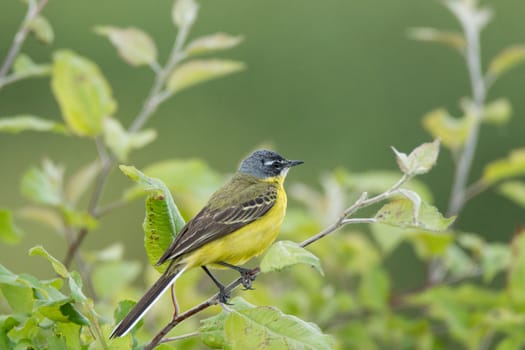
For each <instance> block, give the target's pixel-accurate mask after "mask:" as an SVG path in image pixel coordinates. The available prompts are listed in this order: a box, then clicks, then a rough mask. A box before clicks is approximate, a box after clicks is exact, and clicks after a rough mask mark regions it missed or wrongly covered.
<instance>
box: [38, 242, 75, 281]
mask: <svg viewBox="0 0 525 350" xmlns="http://www.w3.org/2000/svg"><path fill="white" fill-rule="evenodd" d="M29 255H30V256H35V255H40V256H41V257H43V258H45V259H46V260H47V261H49V262H50V263H51V266H53V270H55V272H56V273H57V274H58V275H59V276H60V277H63V278H67V277H69V272H68V271H67V269H66V267H65V266H64V265H63V264H62V263H61V262H60V261H59V260H58V259H57V258H55V257H54V256H53V255H51V254H49V253H48V252H47V250H46V249H45V248H44V247H42V246H40V245H38V246H36V247H33V248H31V249H29Z"/></svg>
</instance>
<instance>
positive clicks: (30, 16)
mask: <svg viewBox="0 0 525 350" xmlns="http://www.w3.org/2000/svg"><path fill="white" fill-rule="evenodd" d="M47 2H48V0H40V2H38V3H37V4H36V6H35V5H34V4H33V3H32V2H29V4H28V7H27V12H26V15H25V18H24V20H23V21H22V24H20V28H19V29H18V31H17V33H16V34H15V37H14V39H13V43H12V44H11V48H10V49H9V51H8V52H7V55H6V57H5V59H4V63H3V64H2V68H0V80H2V83H0V88H1V87H2V86H4V85H6V84H7V83H6V80H3V79H4V77H5V76H6V75H7V73H8V72H9V70H10V69H11V66H12V65H13V62H14V61H15V58H16V56H18V53H19V52H20V50H21V49H22V45H23V44H24V41H25V40H26V38H27V34H28V33H29V24H30V23H31V21H33V20H34V19H35V18H36V17H37V16H38V15H39V14H40V12H42V10H43V9H44V7H45V6H46V5H47ZM12 81H13V79H11V81H10V82H12Z"/></svg>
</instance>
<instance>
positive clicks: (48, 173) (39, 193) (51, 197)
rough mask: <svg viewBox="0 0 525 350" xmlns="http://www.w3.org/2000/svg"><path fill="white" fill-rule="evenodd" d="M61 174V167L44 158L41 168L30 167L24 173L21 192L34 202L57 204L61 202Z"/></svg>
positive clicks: (62, 174) (62, 169) (62, 170)
mask: <svg viewBox="0 0 525 350" xmlns="http://www.w3.org/2000/svg"><path fill="white" fill-rule="evenodd" d="M63 176H64V168H63V167H61V166H59V165H56V164H54V163H53V162H52V161H50V160H48V159H44V161H43V162H42V168H31V169H30V170H29V171H28V172H26V173H25V174H24V176H23V177H22V182H21V185H20V189H21V192H22V194H23V195H24V196H26V197H27V198H29V199H31V200H32V201H34V202H37V203H40V204H46V205H53V206H58V205H60V204H62V203H63V194H62V180H63Z"/></svg>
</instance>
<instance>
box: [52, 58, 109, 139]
mask: <svg viewBox="0 0 525 350" xmlns="http://www.w3.org/2000/svg"><path fill="white" fill-rule="evenodd" d="M51 87H52V89H53V93H54V95H55V98H56V99H57V101H58V104H59V106H60V110H61V111H62V117H63V118H64V120H65V121H66V123H67V125H68V126H69V128H70V129H71V130H72V131H73V132H74V133H75V134H77V135H80V136H96V135H98V134H100V133H101V132H102V124H103V120H104V118H106V117H109V116H111V115H112V114H113V113H114V112H115V110H116V107H117V104H116V102H115V100H114V99H113V97H112V93H111V87H110V86H109V84H108V82H107V81H106V79H105V78H104V76H103V75H102V73H101V72H100V70H99V68H98V66H97V65H96V64H95V63H93V62H92V61H90V60H89V59H87V58H85V57H82V56H79V55H77V54H76V53H74V52H72V51H68V50H61V51H58V52H57V53H55V55H54V60H53V69H52V78H51Z"/></svg>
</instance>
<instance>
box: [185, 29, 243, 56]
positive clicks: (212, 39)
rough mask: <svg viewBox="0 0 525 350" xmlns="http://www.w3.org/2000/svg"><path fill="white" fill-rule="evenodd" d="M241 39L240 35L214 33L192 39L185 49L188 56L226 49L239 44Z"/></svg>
mask: <svg viewBox="0 0 525 350" xmlns="http://www.w3.org/2000/svg"><path fill="white" fill-rule="evenodd" d="M242 39H243V38H242V36H232V35H229V34H226V33H215V34H211V35H207V36H203V37H200V38H197V39H195V40H193V41H192V42H191V43H190V44H189V45H188V47H187V48H186V50H185V51H186V54H187V55H188V56H193V55H201V54H205V53H209V52H214V51H219V50H227V49H231V48H232V47H235V46H237V45H239V43H240V42H241V41H242Z"/></svg>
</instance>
